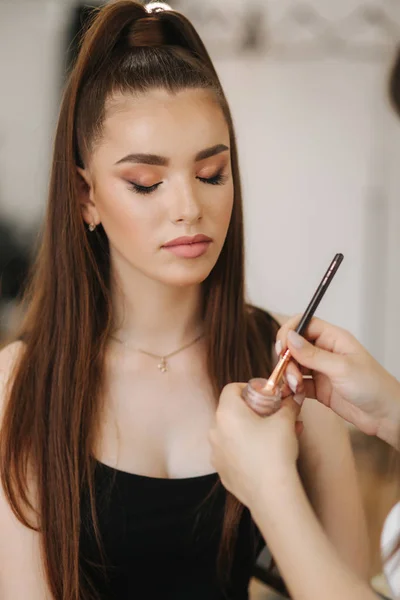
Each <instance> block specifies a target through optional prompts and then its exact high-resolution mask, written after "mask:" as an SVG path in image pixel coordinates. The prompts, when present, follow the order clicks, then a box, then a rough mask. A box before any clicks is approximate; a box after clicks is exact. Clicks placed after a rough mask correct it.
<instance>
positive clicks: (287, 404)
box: [275, 396, 301, 425]
mask: <svg viewBox="0 0 400 600" xmlns="http://www.w3.org/2000/svg"><path fill="white" fill-rule="evenodd" d="M300 410H301V406H300V404H298V403H297V402H295V401H294V400H293V397H292V396H288V397H287V398H285V399H284V400H282V405H281V407H280V409H279V410H278V411H277V412H276V413H275V414H278V413H280V414H281V416H283V415H284V416H285V417H286V418H287V419H289V420H290V421H293V425H294V424H295V423H296V420H297V417H298V416H299V414H300Z"/></svg>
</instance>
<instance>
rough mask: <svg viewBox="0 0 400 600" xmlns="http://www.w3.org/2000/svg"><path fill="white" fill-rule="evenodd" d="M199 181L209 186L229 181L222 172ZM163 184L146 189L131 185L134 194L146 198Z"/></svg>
mask: <svg viewBox="0 0 400 600" xmlns="http://www.w3.org/2000/svg"><path fill="white" fill-rule="evenodd" d="M197 179H198V180H199V181H201V182H202V183H207V184H208V185H223V184H224V183H225V181H226V180H227V175H223V174H222V172H220V173H217V174H216V175H214V176H213V177H209V178H205V177H197ZM161 183H162V182H160V183H155V184H154V185H150V186H149V187H146V186H144V185H138V184H137V183H134V182H133V181H131V182H130V185H131V189H132V190H133V191H134V192H136V193H137V194H142V195H144V196H145V195H146V194H151V193H152V192H155V190H156V189H157V188H158V187H159V186H160V185H161Z"/></svg>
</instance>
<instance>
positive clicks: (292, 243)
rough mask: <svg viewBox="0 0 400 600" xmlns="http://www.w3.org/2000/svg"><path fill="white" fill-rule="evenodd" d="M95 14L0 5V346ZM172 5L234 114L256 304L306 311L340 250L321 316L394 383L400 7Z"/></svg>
mask: <svg viewBox="0 0 400 600" xmlns="http://www.w3.org/2000/svg"><path fill="white" fill-rule="evenodd" d="M98 5H99V3H96V2H87V3H81V2H78V1H77V0H0V86H1V94H0V281H1V290H0V338H1V335H5V334H6V333H7V332H8V331H10V330H11V329H12V327H13V325H14V324H15V322H16V321H17V320H18V317H19V315H18V310H17V309H16V297H17V296H18V293H19V291H20V290H21V288H22V286H23V282H24V277H25V275H26V271H27V268H28V267H29V263H30V260H31V257H32V252H33V249H34V248H35V244H36V241H37V237H38V233H39V231H40V227H41V222H42V219H43V214H44V210H45V205H46V195H47V185H48V177H49V165H50V160H51V149H52V139H53V133H54V129H55V125H56V120H57V113H58V108H59V101H60V95H61V93H62V86H63V81H64V78H65V73H66V69H67V67H68V65H69V64H70V63H71V61H72V60H73V57H74V53H75V51H76V41H77V35H78V32H79V30H80V29H81V27H82V24H83V23H84V22H85V19H86V18H87V16H88V14H89V12H90V6H98ZM170 5H171V6H172V7H173V8H176V9H177V10H180V11H181V12H183V13H184V14H185V15H186V16H188V17H189V18H190V19H191V20H192V21H193V23H194V25H195V26H196V27H197V28H198V30H199V33H200V34H201V35H202V37H203V39H204V41H205V43H206V46H207V47H208V49H209V51H210V53H211V56H212V58H213V59H214V61H215V64H216V67H217V70H218V72H219V74H220V77H221V79H222V82H223V85H224V87H225V91H226V94H227V97H228V100H229V101H230V104H231V108H232V112H233V116H234V120H235V125H236V130H237V136H238V145H239V154H240V160H241V169H242V176H243V187H244V203H245V204H244V208H245V228H246V244H247V267H248V271H247V276H248V277H247V279H248V295H249V298H250V300H251V301H252V302H253V303H256V304H258V305H260V306H262V307H264V308H268V309H270V310H272V311H275V312H277V313H281V314H292V313H296V312H300V311H302V310H303V309H304V308H305V305H306V304H307V302H308V300H309V299H310V295H311V294H312V293H313V291H314V289H315V287H316V284H317V283H318V282H319V279H320V277H321V276H322V274H323V272H324V271H325V269H326V267H327V266H328V264H329V262H330V260H331V258H332V257H333V255H334V254H335V253H336V252H343V253H344V255H345V262H344V263H343V266H342V267H341V269H340V271H339V273H338V275H337V277H336V279H335V281H334V284H333V285H332V287H331V289H330V291H329V293H328V294H327V297H326V299H325V300H324V302H323V304H322V305H321V308H320V310H319V315H320V316H322V317H324V318H327V319H329V320H331V321H333V322H335V323H337V324H339V325H342V326H344V327H346V328H347V329H350V330H351V331H352V332H353V333H354V334H355V335H356V336H357V337H358V338H359V339H360V340H361V341H362V342H363V343H364V344H365V345H366V346H367V347H368V348H369V350H370V351H371V352H372V353H373V354H374V355H375V356H376V357H377V358H378V359H379V360H380V361H381V362H382V363H383V364H384V365H385V366H386V367H387V368H388V369H389V370H390V371H391V372H392V373H393V374H395V375H396V376H397V377H398V378H400V358H399V351H398V340H399V337H400V310H399V307H400V269H399V261H400V202H399V200H398V197H399V195H400V168H399V165H400V115H399V114H396V103H395V102H393V97H397V98H398V97H399V96H400V92H399V89H400V66H397V67H396V65H397V61H398V60H400V59H399V55H398V52H399V51H398V48H399V45H400V1H399V0H335V1H334V2H333V1H332V0H306V1H304V2H303V1H301V0H201V1H200V0H176V1H175V2H174V1H173V0H171V2H170ZM396 68H397V69H398V72H397V71H396ZM390 80H391V81H392V85H391V87H392V92H391V94H392V99H391V94H390V85H389V82H390ZM396 90H397V91H396ZM396 94H397V96H396ZM399 104H400V103H399ZM397 110H398V109H397ZM354 447H355V449H356V451H357V452H356V455H357V460H358V462H359V468H360V477H361V478H362V481H363V485H364V486H365V490H366V492H365V494H366V504H368V505H369V504H371V506H372V505H373V507H374V510H372V508H371V507H370V508H369V509H368V510H369V511H370V515H369V519H370V525H371V528H372V529H374V528H375V529H376V531H372V533H371V536H372V538H373V539H375V538H376V539H378V535H379V528H380V523H381V520H382V518H383V517H382V515H383V514H384V513H385V512H387V510H388V508H389V507H390V506H389V505H390V504H391V502H392V500H391V495H390V494H391V491H388V488H387V486H389V487H390V485H389V483H388V481H387V479H385V476H384V472H383V471H384V469H383V468H382V465H383V464H385V461H384V460H383V459H382V457H385V456H386V454H385V453H386V452H387V450H386V449H385V448H384V446H383V445H382V444H379V443H375V442H370V444H369V445H368V448H367V450H368V451H371V449H373V452H374V457H375V458H374V459H373V460H370V459H368V460H366V459H364V457H365V456H366V454H365V449H366V445H365V440H364V439H360V438H357V436H356V435H354ZM368 456H370V455H368ZM367 464H368V465H369V470H366V467H365V465H367ZM377 478H378V480H379V485H377ZM385 486H386V487H385ZM377 491H380V492H381V493H380V496H379V501H380V502H381V503H382V502H383V504H382V508H380V509H379V510H380V512H379V510H378V505H379V502H378V501H377V499H376V498H375V496H373V494H376V493H377ZM384 492H385V493H384ZM382 498H383V500H382ZM371 511H372V512H371ZM377 511H378V512H377ZM378 513H379V514H378ZM374 536H375V537H374ZM375 542H376V540H375ZM374 568H375V571H376V572H378V571H379V569H378V567H377V566H375V567H374ZM372 574H373V575H375V574H376V573H375V572H374V573H372ZM254 593H255V594H256V591H255V592H254ZM259 593H260V594H263V593H264V592H263V591H260V592H259ZM259 597H260V598H261V597H263V598H264V597H266V596H265V595H263V596H261V595H260V596H259Z"/></svg>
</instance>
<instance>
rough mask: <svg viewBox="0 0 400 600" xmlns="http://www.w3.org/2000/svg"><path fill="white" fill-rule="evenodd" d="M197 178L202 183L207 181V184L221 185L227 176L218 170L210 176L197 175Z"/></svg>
mask: <svg viewBox="0 0 400 600" xmlns="http://www.w3.org/2000/svg"><path fill="white" fill-rule="evenodd" d="M197 179H198V180H199V181H201V182H202V183H208V184H209V185H223V184H224V183H225V182H226V180H227V179H228V176H227V175H224V174H223V172H222V171H219V173H216V174H215V175H213V176H212V177H199V176H197Z"/></svg>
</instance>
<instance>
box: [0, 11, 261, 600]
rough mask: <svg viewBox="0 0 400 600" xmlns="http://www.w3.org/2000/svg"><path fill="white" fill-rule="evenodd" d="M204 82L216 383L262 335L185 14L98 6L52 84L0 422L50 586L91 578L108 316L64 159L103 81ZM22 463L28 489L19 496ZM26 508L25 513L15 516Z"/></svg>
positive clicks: (87, 131)
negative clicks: (214, 184) (88, 534)
mask: <svg viewBox="0 0 400 600" xmlns="http://www.w3.org/2000/svg"><path fill="white" fill-rule="evenodd" d="M154 87H162V88H164V89H167V90H170V91H179V90H181V89H187V88H207V89H210V90H211V91H212V92H213V93H215V95H216V98H217V99H218V101H219V102H220V105H221V109H222V111H223V113H224V115H225V118H226V121H227V124H228V127H229V130H230V136H231V156H232V172H233V179H234V186H235V198H234V207H233V213H232V219H231V223H230V226H229V230H228V234H227V239H226V242H225V244H224V247H223V249H222V252H221V255H220V257H219V259H218V262H217V264H216V266H215V268H214V269H213V271H212V273H211V275H210V276H209V278H208V279H207V281H206V282H205V284H204V319H205V328H206V336H207V344H208V360H209V373H210V378H211V381H212V383H213V385H214V390H215V393H216V394H219V392H220V391H221V389H222V387H223V386H224V385H225V384H226V383H228V382H231V381H246V380H248V379H249V378H250V377H251V376H252V375H266V374H267V373H268V371H269V369H270V366H271V364H270V362H271V357H270V354H269V347H268V344H269V343H272V339H269V338H270V337H271V336H268V339H267V340H263V339H262V335H261V334H260V331H259V329H258V328H257V327H256V326H255V324H254V319H253V316H251V315H250V314H249V312H248V311H247V309H246V306H245V300H244V261H243V226H242V220H243V219H242V201H241V188H240V178H239V168H238V158H237V151H236V142H235V135H234V130H233V124H232V118H231V115H230V112H229V108H228V104H227V102H226V100H225V97H224V94H223V91H222V88H221V84H220V82H219V79H218V76H217V74H216V71H215V69H214V67H213V64H212V62H211V60H210V57H209V55H208V53H207V51H206V49H205V47H204V45H203V43H202V41H201V40H200V38H199V36H198V34H197V33H196V31H195V29H194V28H193V26H192V25H191V24H190V22H189V21H188V20H187V19H185V18H184V17H183V16H182V15H180V14H178V13H175V12H172V11H165V12H162V11H161V12H154V13H151V14H149V13H148V12H147V11H146V9H145V8H144V7H143V6H141V5H140V4H137V3H135V2H133V1H131V0H119V1H117V2H113V3H111V4H108V5H106V6H105V7H104V8H102V9H100V10H99V11H98V12H97V13H96V15H95V17H94V20H93V22H92V24H91V26H90V27H89V29H88V30H87V32H86V34H85V35H84V38H83V41H82V45H81V49H80V52H79V56H78V58H77V61H76V64H75V66H74V68H73V69H72V71H71V73H70V76H69V80H68V82H67V85H66V89H65V93H64V97H63V101H62V105H61V110H60V116H59V121H58V126H57V131H56V137H55V144H54V155H53V165H52V174H51V181H50V190H49V199H48V206H47V213H46V219H45V225H44V231H43V237H42V243H41V248H40V251H39V253H38V257H37V261H36V264H35V267H34V269H33V276H32V281H31V285H30V287H29V289H28V292H27V294H26V296H25V304H26V317H25V320H24V322H23V324H22V327H21V331H20V332H19V336H21V337H22V338H23V339H24V342H25V344H24V346H25V347H24V353H23V355H22V356H21V358H20V361H19V364H18V366H17V368H16V371H15V376H14V380H13V385H12V389H11V391H10V394H9V398H8V402H7V405H6V409H5V414H4V420H3V423H2V431H1V436H0V443H1V446H0V450H1V461H0V462H1V479H2V483H3V487H4V490H5V493H6V496H7V498H8V501H9V503H10V506H11V508H12V510H13V511H14V513H15V514H16V516H17V517H18V519H19V520H20V521H21V522H22V523H24V525H26V526H28V527H32V528H36V526H37V529H38V530H39V531H40V533H41V540H42V552H43V560H44V565H45V569H46V576H47V579H48V583H49V586H50V590H51V592H52V594H53V596H54V598H55V599H56V600H88V599H93V598H96V597H97V596H96V592H95V590H93V589H92V586H91V584H90V582H89V581H87V580H86V578H85V575H84V573H83V572H82V571H81V570H80V565H79V539H80V527H81V513H80V500H81V494H82V491H83V490H89V495H90V500H91V510H92V514H93V522H94V525H95V530H96V532H97V537H98V542H99V545H101V540H100V539H99V535H98V531H97V527H96V523H97V520H96V511H95V501H94V491H93V487H94V486H93V460H92V459H91V456H92V452H93V449H94V446H95V440H96V436H97V423H98V418H99V399H100V398H101V395H102V392H103V373H104V357H105V348H106V344H107V339H108V337H109V333H110V327H111V316H112V315H111V299H110V259H109V248H108V240H107V237H106V235H105V232H104V230H102V228H101V226H100V227H98V229H97V230H96V233H95V234H90V235H88V234H87V231H86V229H85V226H84V223H83V220H82V216H81V211H80V207H79V203H78V193H77V179H76V165H77V164H81V165H82V164H85V162H86V160H87V157H88V156H89V154H90V151H91V148H92V147H93V145H94V144H96V143H97V141H98V140H99V139H100V138H101V134H102V125H103V121H104V115H105V105H106V100H107V98H109V97H110V95H112V94H113V93H114V92H116V91H119V92H123V93H131V92H136V93H137V92H145V91H146V90H149V89H151V88H154ZM28 465H29V467H32V469H33V473H34V474H35V483H36V489H37V502H36V503H34V505H35V506H34V507H33V506H32V503H31V502H30V500H29V498H31V495H30V489H29V486H28V477H27V473H28ZM32 508H35V509H37V515H38V518H37V522H31V520H30V519H28V516H27V515H28V514H30V512H29V509H32ZM241 510H242V507H241V506H240V505H239V503H238V502H237V501H236V500H235V499H234V498H232V497H231V496H228V501H227V508H226V513H225V522H224V530H223V535H222V542H221V557H222V558H221V560H222V563H221V564H223V565H224V564H225V563H224V562H223V561H224V560H226V559H229V556H230V552H232V549H233V540H234V538H235V533H236V528H237V523H238V519H239V515H240V513H241Z"/></svg>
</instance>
